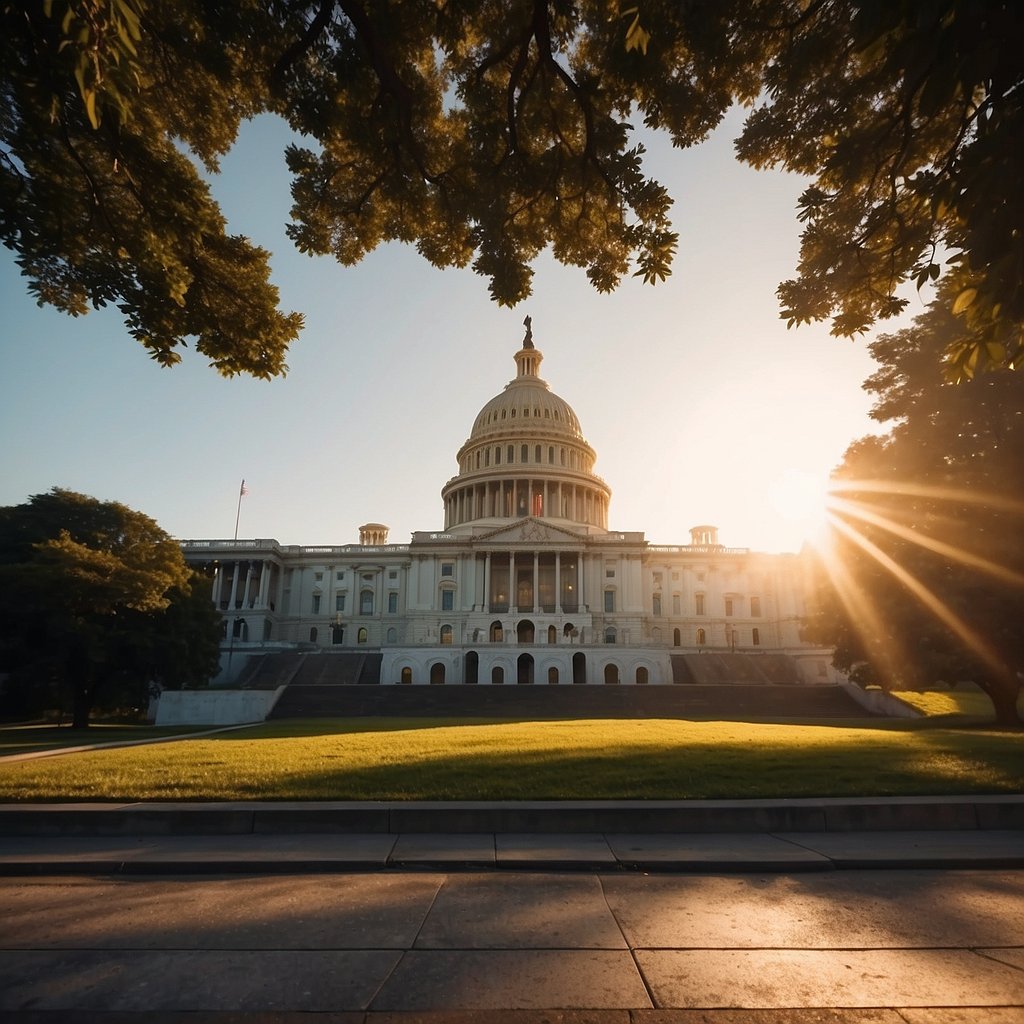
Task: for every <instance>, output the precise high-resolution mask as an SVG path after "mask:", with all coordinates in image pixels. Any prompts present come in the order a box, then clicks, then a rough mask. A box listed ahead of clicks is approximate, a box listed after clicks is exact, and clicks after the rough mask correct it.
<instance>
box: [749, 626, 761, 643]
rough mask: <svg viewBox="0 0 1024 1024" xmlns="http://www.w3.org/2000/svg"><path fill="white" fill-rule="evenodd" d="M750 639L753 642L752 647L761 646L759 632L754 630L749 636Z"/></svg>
mask: <svg viewBox="0 0 1024 1024" xmlns="http://www.w3.org/2000/svg"><path fill="white" fill-rule="evenodd" d="M751 639H752V640H753V641H754V646H755V647H759V646H760V645H761V630H759V629H756V628H755V629H754V630H753V632H752V634H751Z"/></svg>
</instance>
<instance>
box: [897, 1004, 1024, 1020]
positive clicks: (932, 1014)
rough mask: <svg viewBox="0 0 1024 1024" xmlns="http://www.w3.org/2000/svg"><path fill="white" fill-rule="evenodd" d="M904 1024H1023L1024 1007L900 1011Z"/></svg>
mask: <svg viewBox="0 0 1024 1024" xmlns="http://www.w3.org/2000/svg"><path fill="white" fill-rule="evenodd" d="M900 1015H901V1016H902V1017H903V1019H904V1020H905V1021H906V1024H1024V1006H987V1007H979V1006H968V1007H962V1006H936V1007H927V1008H918V1007H907V1008H905V1009H901V1010H900Z"/></svg>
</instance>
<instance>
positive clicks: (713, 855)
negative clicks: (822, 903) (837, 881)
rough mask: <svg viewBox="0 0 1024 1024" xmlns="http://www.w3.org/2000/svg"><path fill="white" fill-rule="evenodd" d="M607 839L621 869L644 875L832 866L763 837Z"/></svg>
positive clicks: (782, 840) (802, 849) (802, 850)
mask: <svg viewBox="0 0 1024 1024" xmlns="http://www.w3.org/2000/svg"><path fill="white" fill-rule="evenodd" d="M797 834H799V835H802V833H797ZM607 839H608V845H609V847H610V848H611V850H612V852H613V853H614V854H615V857H616V859H617V860H618V861H619V862H620V863H621V864H623V865H624V866H626V867H630V868H638V869H640V870H644V871H749V870H762V871H827V870H829V869H831V868H832V866H833V865H832V862H831V861H830V860H829V859H828V858H827V857H825V856H824V855H822V854H820V853H816V852H815V851H813V850H810V849H807V848H806V847H805V846H803V845H800V844H797V843H792V842H789V841H787V840H786V839H785V838H779V837H776V836H772V835H766V834H763V833H729V834H706V835H695V834H691V833H686V834H666V833H653V834H647V835H609V836H608V837H607Z"/></svg>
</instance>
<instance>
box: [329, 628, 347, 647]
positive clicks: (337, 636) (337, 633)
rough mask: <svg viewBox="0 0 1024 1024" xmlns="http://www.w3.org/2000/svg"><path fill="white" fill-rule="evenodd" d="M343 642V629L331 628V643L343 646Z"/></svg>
mask: <svg viewBox="0 0 1024 1024" xmlns="http://www.w3.org/2000/svg"><path fill="white" fill-rule="evenodd" d="M344 642H345V627H344V626H331V643H332V644H343V643H344Z"/></svg>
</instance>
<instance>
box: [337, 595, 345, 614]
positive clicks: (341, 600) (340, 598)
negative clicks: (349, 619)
mask: <svg viewBox="0 0 1024 1024" xmlns="http://www.w3.org/2000/svg"><path fill="white" fill-rule="evenodd" d="M334 610H335V611H336V612H343V611H344V610H345V595H344V594H335V595H334Z"/></svg>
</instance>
